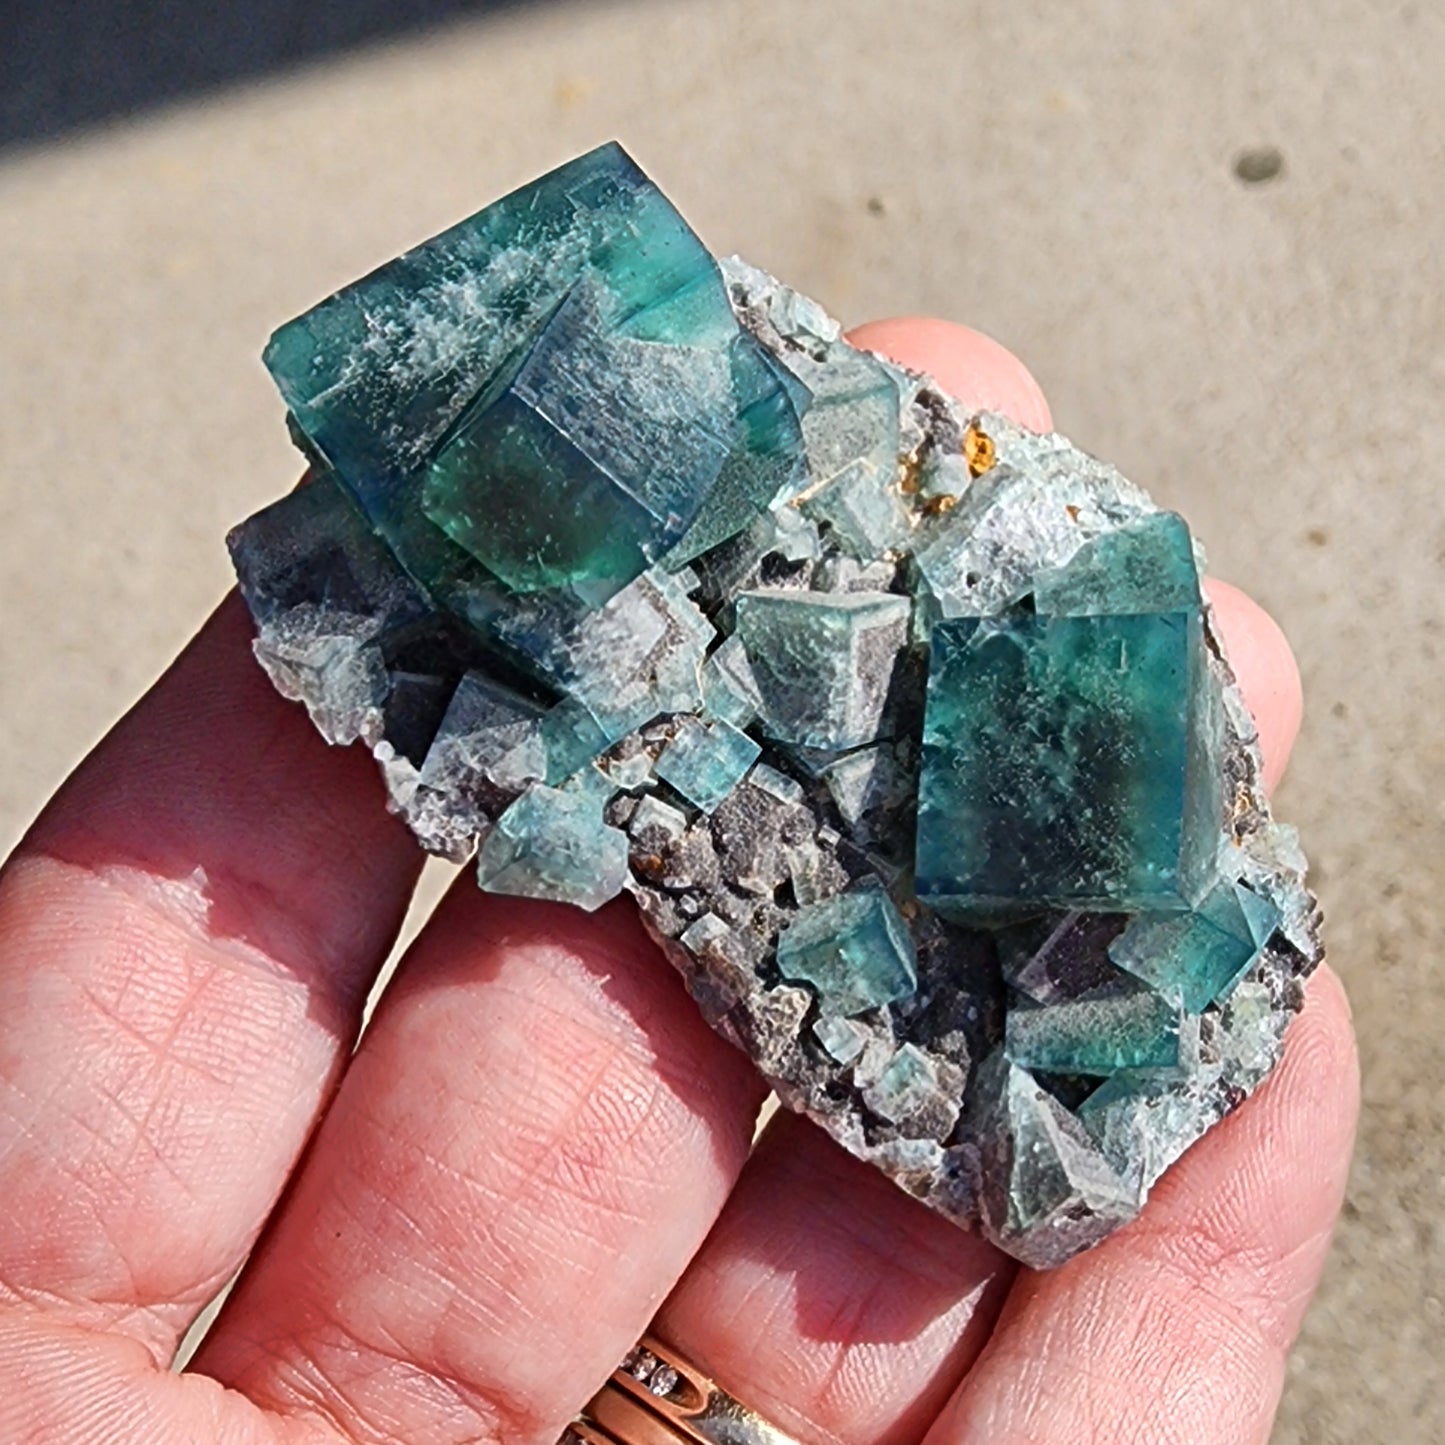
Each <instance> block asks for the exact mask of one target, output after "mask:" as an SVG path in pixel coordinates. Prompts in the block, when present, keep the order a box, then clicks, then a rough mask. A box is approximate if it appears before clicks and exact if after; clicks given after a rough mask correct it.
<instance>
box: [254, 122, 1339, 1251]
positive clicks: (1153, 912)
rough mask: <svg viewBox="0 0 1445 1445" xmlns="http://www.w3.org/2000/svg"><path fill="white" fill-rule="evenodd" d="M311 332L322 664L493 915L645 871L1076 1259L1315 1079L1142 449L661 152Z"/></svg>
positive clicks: (614, 170) (809, 1078)
mask: <svg viewBox="0 0 1445 1445" xmlns="http://www.w3.org/2000/svg"><path fill="white" fill-rule="evenodd" d="M266 359H267V364H268V365H269V366H270V368H271V370H272V372H273V374H274V376H275V378H276V381H277V383H278V385H279V387H280V389H281V392H282V395H283V397H284V398H285V400H286V403H287V406H288V408H289V411H290V420H291V427H292V432H293V435H294V436H295V438H296V440H297V442H298V444H299V445H300V447H301V448H302V450H303V452H304V453H305V455H306V457H307V460H308V464H309V470H308V474H307V477H306V480H305V484H304V485H303V486H302V487H300V488H298V489H297V490H295V491H294V492H292V493H291V494H290V495H288V496H287V497H285V498H284V499H283V500H281V501H279V502H277V503H275V504H273V505H272V506H270V507H268V508H266V509H265V510H264V511H262V512H260V513H258V514H257V515H256V516H255V517H253V518H252V519H251V520H250V521H248V522H246V523H244V524H242V525H241V526H240V527H238V528H237V529H236V530H235V531H234V532H233V534H232V537H231V539H230V540H231V547H232V552H233V555H234V557H235V561H236V569H237V575H238V577H239V579H240V583H241V590H242V592H243V594H244V596H245V598H246V601H247V603H248V605H249V606H250V608H251V611H252V613H253V615H254V617H255V620H256V623H257V639H256V653H257V656H258V659H259V660H260V662H261V663H262V665H263V666H264V667H265V668H266V669H267V671H268V672H269V673H270V675H271V677H272V679H273V680H274V682H275V684H276V686H277V687H278V688H279V689H280V690H281V691H282V692H283V693H284V694H285V695H286V696H288V697H292V698H296V699H299V700H300V701H302V702H304V703H305V705H306V707H307V709H308V710H309V712H310V714H311V716H312V718H313V720H314V721H315V723H316V726H317V727H318V729H319V730H320V731H321V732H322V734H323V735H324V736H325V737H326V738H327V739H328V740H329V741H331V742H333V743H338V744H346V743H352V742H357V741H360V742H362V743H364V744H365V745H366V746H367V747H369V748H370V749H371V750H372V751H373V753H374V754H375V756H376V758H377V761H378V763H379V764H380V766H381V769H382V775H383V778H384V780H385V783H386V786H387V790H388V793H389V795H390V799H391V804H392V807H393V808H394V809H395V810H396V811H397V812H398V813H400V814H401V815H402V816H403V817H404V818H405V820H406V821H407V823H408V824H409V825H410V826H411V828H412V829H413V831H414V832H415V834H416V836H417V837H418V839H419V840H420V841H421V842H422V843H423V845H424V846H425V847H427V848H428V849H430V850H431V851H433V852H436V853H440V854H444V855H445V856H447V857H449V858H452V859H454V860H457V861H464V860H466V859H468V858H473V857H474V858H475V862H476V868H477V878H478V881H479V883H480V885H481V887H482V888H484V889H485V890H487V891H488V892H491V893H495V894H498V895H510V896H527V897H535V898H545V899H550V900H554V901H561V902H568V903H572V904H575V905H576V906H578V907H580V908H584V909H595V908H598V907H600V906H601V905H602V904H603V903H605V902H607V901H608V900H609V899H611V898H613V897H615V896H617V895H618V894H619V893H622V892H627V893H629V894H631V895H632V897H633V898H634V900H635V901H636V904H637V906H638V907H639V909H640V911H641V914H642V917H643V919H644V921H645V923H646V925H647V927H648V928H649V929H650V931H651V932H652V934H653V935H654V936H655V937H656V938H657V939H658V940H659V942H660V943H661V944H662V945H663V947H664V949H665V951H666V953H667V955H668V957H669V958H670V959H671V960H672V961H673V963H674V964H675V965H676V966H677V967H678V968H679V969H680V970H681V972H682V973H683V975H684V977H685V979H686V982H687V985H688V987H689V989H690V991H691V993H692V995H693V997H694V998H695V999H696V1001H697V1003H698V1006H699V1007H700V1008H701V1009H702V1011H703V1013H704V1015H705V1016H706V1017H707V1019H708V1020H709V1022H710V1023H712V1024H713V1026H714V1027H716V1028H717V1029H718V1030H719V1031H720V1032H721V1033H722V1034H723V1035H724V1036H725V1037H727V1038H728V1039H730V1040H731V1041H733V1042H734V1043H736V1044H737V1045H738V1046H739V1047H741V1048H743V1049H745V1050H747V1052H748V1053H749V1054H750V1056H751V1057H752V1058H753V1059H754V1060H755V1062H756V1063H757V1065H758V1067H759V1068H760V1069H761V1070H762V1071H763V1073H764V1074H765V1075H766V1076H767V1078H768V1080H769V1081H770V1082H771V1083H772V1085H773V1086H774V1088H775V1089H776V1090H777V1092H778V1094H779V1096H780V1097H781V1098H782V1100H783V1102H784V1103H785V1104H787V1105H788V1106H790V1107H792V1108H795V1109H798V1110H801V1111H803V1112H805V1113H807V1114H808V1115H809V1116H811V1117H812V1118H813V1119H815V1120H817V1121H818V1123H819V1124H821V1125H822V1127H823V1128H825V1129H827V1130H828V1131H829V1132H830V1133H832V1134H833V1136H834V1137H835V1138H836V1139H838V1141H839V1142H840V1143H841V1144H842V1145H843V1146H844V1147H846V1148H848V1149H850V1150H852V1151H853V1152H854V1153H856V1154H858V1155H859V1156H860V1157H862V1158H864V1159H867V1160H871V1161H872V1162H873V1163H875V1164H876V1165H877V1166H878V1167H879V1168H881V1169H883V1170H884V1171H885V1172H887V1173H888V1174H889V1175H890V1176H891V1177H893V1178H895V1179H896V1180H897V1181H898V1182H899V1183H900V1184H902V1185H903V1186H904V1187H905V1188H907V1189H908V1191H909V1192H910V1193H912V1194H913V1195H915V1196H916V1197H918V1198H919V1199H921V1200H922V1201H924V1202H925V1203H926V1204H927V1205H928V1206H930V1207H931V1208H933V1209H935V1210H938V1211H939V1212H940V1213H942V1214H944V1215H945V1216H946V1217H948V1218H950V1219H953V1220H956V1221H957V1222H958V1223H960V1224H961V1225H965V1226H968V1227H974V1228H978V1229H981V1230H982V1231H983V1233H984V1234H985V1235H986V1236H987V1237H988V1238H989V1239H991V1240H993V1241H994V1242H995V1243H996V1244H998V1245H999V1246H1000V1247H1001V1248H1003V1249H1005V1250H1007V1251H1008V1252H1010V1253H1011V1254H1013V1255H1015V1256H1016V1257H1017V1258H1019V1259H1021V1260H1024V1261H1026V1262H1028V1263H1029V1264H1032V1265H1035V1266H1038V1267H1047V1266H1050V1265H1054V1264H1058V1263H1060V1262H1061V1261H1063V1260H1064V1259H1066V1258H1068V1257H1069V1256H1070V1255H1071V1254H1074V1253H1077V1252H1078V1251H1079V1250H1081V1249H1085V1248H1088V1247H1089V1246H1090V1245H1092V1244H1094V1243H1096V1242H1098V1241H1099V1240H1100V1239H1102V1238H1104V1237H1105V1236H1107V1235H1108V1234H1109V1233H1110V1232H1111V1231H1113V1230H1114V1229H1116V1228H1118V1227H1119V1226H1120V1225H1121V1224H1123V1223H1125V1222H1126V1221H1127V1220H1129V1219H1130V1218H1132V1217H1133V1216H1134V1214H1136V1213H1137V1212H1138V1210H1139V1208H1140V1207H1141V1206H1142V1204H1143V1202H1144V1199H1145V1196H1146V1195H1147V1193H1148V1190H1149V1188H1150V1187H1151V1185H1152V1184H1153V1183H1154V1181H1155V1180H1156V1179H1157V1178H1158V1176H1159V1174H1160V1173H1161V1172H1162V1171H1163V1170H1164V1169H1165V1168H1166V1167H1167V1166H1168V1165H1169V1163H1170V1162H1171V1161H1172V1160H1173V1159H1175V1158H1177V1157H1178V1155H1179V1154H1180V1153H1181V1152H1182V1151H1183V1150H1184V1149H1186V1148H1187V1147H1188V1146H1189V1145H1190V1144H1191V1143H1192V1142H1193V1141H1194V1140H1195V1139H1197V1138H1199V1137H1200V1135H1202V1134H1203V1133H1204V1132H1205V1131H1206V1130H1207V1129H1209V1128H1210V1127H1211V1126H1212V1125H1213V1124H1214V1123H1216V1122H1217V1121H1218V1120H1219V1119H1220V1118H1222V1117H1223V1116H1224V1115H1225V1114H1226V1113H1228V1112H1229V1111H1230V1110H1231V1109H1233V1108H1234V1107H1236V1106H1237V1105H1238V1103H1239V1102H1240V1101H1241V1100H1242V1099H1243V1098H1244V1097H1246V1096H1247V1095H1248V1093H1249V1092H1250V1091H1251V1090H1252V1089H1253V1088H1254V1087H1255V1086H1257V1085H1258V1083H1259V1082H1260V1081H1261V1080H1262V1079H1263V1078H1264V1077H1265V1076H1266V1075H1267V1074H1268V1072H1269V1070H1270V1069H1271V1068H1272V1067H1273V1065H1274V1063H1275V1061H1276V1060H1277V1058H1278V1057H1279V1051H1280V1046H1281V1039H1282V1036H1283V1032H1284V1028H1285V1025H1286V1024H1287V1022H1288V1020H1289V1018H1290V1017H1291V1015H1292V1014H1293V1012H1294V1011H1296V1010H1297V1009H1298V1007H1299V1004H1300V1000H1301V997H1302V992H1301V987H1300V981H1301V979H1302V978H1303V977H1304V976H1305V975H1306V974H1307V973H1308V972H1309V971H1310V969H1311V968H1312V967H1313V966H1314V965H1315V963H1316V962H1317V961H1318V958H1319V954H1320V946H1319V940H1318V933H1317V914H1316V909H1315V905H1314V901H1313V899H1312V898H1311V896H1310V894H1309V892H1308V890H1307V889H1306V888H1305V887H1304V884H1303V878H1302V873H1303V867H1304V863H1303V858H1302V856H1301V855H1300V853H1299V850H1298V847H1297V846H1296V843H1295V840H1294V838H1293V835H1292V834H1291V833H1290V831H1289V830H1288V829H1285V828H1282V827H1280V826H1279V825H1278V824H1276V823H1274V822H1273V821H1272V820H1271V818H1270V815H1269V810H1268V805H1267V803H1266V801H1265V798H1264V796H1263V791H1262V787H1261V784H1260V772H1259V758H1258V753H1257V750H1256V746H1255V739H1254V730H1253V725H1252V723H1251V722H1250V720H1249V716H1248V713H1247V712H1246V710H1245V708H1244V704H1243V702H1242V700H1241V699H1240V697H1239V694H1238V691H1237V689H1236V687H1235V684H1234V680H1233V677H1232V675H1231V673H1230V671H1229V668H1228V666H1227V664H1226V663H1225V662H1224V661H1223V656H1222V652H1221V650H1220V647H1219V639H1218V638H1217V636H1216V635H1215V633H1214V630H1213V625H1212V621H1211V618H1210V616H1209V612H1208V608H1207V606H1206V604H1205V601H1204V598H1203V596H1202V594H1201V590H1200V585H1199V569H1200V565H1201V561H1200V558H1199V556H1198V555H1197V552H1196V548H1195V545H1194V542H1193V539H1192V538H1191V537H1190V534H1189V530H1188V528H1187V527H1186V526H1185V524H1184V522H1183V521H1182V520H1181V519H1180V518H1179V517H1177V516H1174V515H1172V514H1170V513H1167V512H1162V511H1160V510H1159V509H1158V508H1157V507H1156V506H1155V505H1154V504H1153V503H1152V502H1151V501H1150V500H1149V498H1148V497H1147V496H1146V495H1145V494H1144V493H1143V492H1142V491H1140V490H1139V489H1138V488H1137V487H1134V486H1132V485H1131V484H1130V483H1129V482H1127V481H1125V480H1124V479H1123V478H1122V477H1120V476H1119V475H1118V473H1117V472H1115V471H1114V470H1113V469H1112V468H1110V467H1108V466H1106V465H1105V464H1103V463H1101V462H1098V461H1096V460H1095V459H1093V458H1091V457H1089V456H1086V455H1085V454H1084V453H1082V452H1080V451H1079V450H1078V449H1077V448H1075V447H1073V446H1071V445H1070V444H1069V443H1068V442H1067V441H1065V440H1064V439H1063V438H1062V437H1058V436H1039V435H1035V434H1033V433H1031V432H1028V431H1026V430H1024V429H1022V428H1020V427H1017V426H1015V425H1014V424H1012V423H1011V422H1009V421H1008V420H1007V419H1005V418H1003V417H1000V416H996V415H993V414H990V413H986V412H976V411H972V410H970V409H969V408H966V407H964V406H962V405H960V404H959V403H958V402H956V401H955V400H953V399H952V398H950V397H948V396H947V395H945V394H944V393H943V392H942V391H941V390H940V389H939V388H938V387H937V385H936V384H935V383H934V382H933V381H932V380H931V379H930V378H928V377H926V376H922V375H918V374H915V373H912V372H908V371H905V370H904V369H902V368H899V367H897V366H894V365H893V364H892V363H891V362H889V361H887V360H886V359H885V358H882V357H879V356H875V355H871V354H868V353H865V352H862V351H859V350H857V349H855V348H854V347H852V346H851V345H850V344H849V343H848V341H847V340H846V339H845V338H844V336H843V334H842V331H841V328H840V327H839V326H838V324H837V323H836V322H835V321H833V320H832V319H831V318H830V317H829V316H828V315H827V314H826V313H825V312H823V311H822V309H821V308H820V307H818V306H817V305H816V304H815V303H814V302H811V301H809V300H807V298H805V297H802V296H799V295H798V294H797V293H796V292H793V291H790V290H789V289H788V288H787V287H785V286H783V285H782V284H781V283H779V282H777V281H775V280H774V279H773V278H772V277H769V276H766V275H765V274H763V273H762V272H759V271H756V270H754V269H752V268H751V267H749V266H747V265H746V264H745V263H743V262H741V261H738V260H736V259H730V260H725V261H720V262H719V261H714V259H713V258H712V257H711V256H710V255H709V254H708V252H707V251H706V249H705V248H704V247H703V245H702V243H701V241H699V239H698V238H697V237H696V236H695V235H694V234H693V232H692V231H691V230H690V229H689V228H688V226H687V224H686V222H685V221H684V220H683V219H682V218H681V216H679V215H678V213H677V212H676V210H675V209H674V208H673V207H672V206H671V205H670V204H669V203H668V201H667V200H666V198H665V197H663V196H662V194H661V192H660V191H658V189H657V187H656V186H655V185H653V183H652V182H651V181H650V180H648V179H647V177H646V176H644V175H643V174H642V172H641V171H640V170H638V168H637V167H636V166H635V165H634V164H633V162H632V161H631V160H630V159H629V158H628V157H627V156H626V155H625V153H624V152H623V151H622V150H621V149H620V148H619V147H617V146H615V145H609V146H603V147H600V148H599V149H598V150H596V151H594V152H592V153H590V154H589V155H586V156H583V157H581V158H579V159H578V160H575V161H573V162H570V163H569V164H568V165H565V166H563V167H561V168H560V169H558V170H557V171H554V172H553V173H551V174H550V175H547V176H543V177H542V178H540V179H539V180H537V181H535V182H533V183H531V184H530V185H528V186H525V187H523V188H522V189H521V190H519V191H517V192H515V193H513V194H512V195H510V196H507V197H504V198H503V199H502V200H500V201H498V202H496V203H495V204H494V205H492V206H489V207H487V209H486V210H484V211H482V212H481V213H479V214H478V215H476V216H474V217H472V218H470V219H469V220H466V221H463V222H461V223H460V224H459V225H457V226H455V227H453V228H452V229H451V230H449V231H447V232H445V233H443V234H442V235H441V236H438V237H436V238H435V239H433V240H431V241H428V242H425V243H424V244H423V245H421V246H419V247H417V248H416V249H415V250H413V251H409V252H407V253H406V254H405V255H404V256H402V257H400V258H399V259H398V260H396V261H393V262H390V263H389V264H387V265H385V266H383V267H381V268H380V269H379V270H377V271H375V272H373V273H372V274H371V275H369V276H367V277H365V278H364V279H363V280H361V281H358V282H357V283H355V284H354V285H352V286H348V287H346V288H345V289H344V290H342V291H340V292H338V293H337V295H335V296H333V297H331V298H330V299H328V300H326V301H323V302H322V303H321V304H320V305H319V306H317V307H315V308H313V310H311V311H310V312H308V313H307V314H306V315H305V316H302V317H300V318H298V319H297V320H295V321H293V322H291V323H290V324H288V325H287V326H284V327H283V328H282V329H281V330H280V331H279V332H277V334H276V336H275V337H274V338H273V340H272V342H271V345H270V347H269V348H268V350H267V355H266ZM496 906H498V907H502V908H505V907H506V906H507V904H506V902H505V901H504V899H499V901H498V903H497V905H496Z"/></svg>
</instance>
